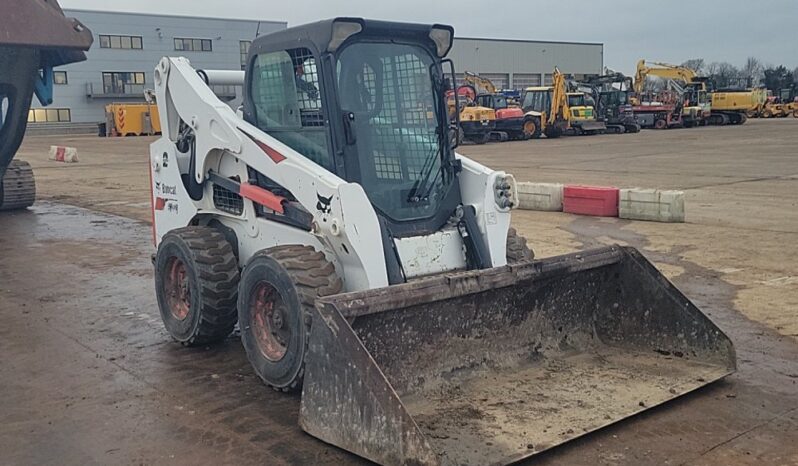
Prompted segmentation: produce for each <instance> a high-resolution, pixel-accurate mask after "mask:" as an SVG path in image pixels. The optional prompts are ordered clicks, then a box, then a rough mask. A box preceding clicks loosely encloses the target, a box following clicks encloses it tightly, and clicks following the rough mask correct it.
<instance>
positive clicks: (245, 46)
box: [239, 40, 252, 70]
mask: <svg viewBox="0 0 798 466" xmlns="http://www.w3.org/2000/svg"><path fill="white" fill-rule="evenodd" d="M251 46H252V41H251V40H242V41H240V42H239V52H240V53H241V69H242V70H246V69H247V58H248V57H249V48H250V47H251Z"/></svg>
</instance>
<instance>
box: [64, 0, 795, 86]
mask: <svg viewBox="0 0 798 466" xmlns="http://www.w3.org/2000/svg"><path fill="white" fill-rule="evenodd" d="M60 1H61V5H62V6H63V7H64V8H83V9H101V10H116V11H135V12H146V13H165V14H178V15H194V16H211V17H217V18H246V19H265V20H284V21H288V24H289V26H291V25H298V24H302V23H307V22H312V21H316V20H319V19H324V18H329V17H334V16H362V17H368V18H378V19H389V20H396V21H414V22H425V23H446V24H451V25H453V26H454V28H455V31H456V35H460V36H468V37H491V38H512V39H538V40H564V41H584V42H602V43H604V46H605V47H604V55H605V65H606V66H609V67H610V68H613V69H616V70H619V71H623V72H625V73H627V74H629V73H632V72H633V70H634V67H635V63H636V62H637V60H638V59H640V58H645V59H647V60H649V61H664V62H670V63H681V62H683V61H684V60H687V59H688V58H704V59H705V60H706V61H707V62H711V61H728V62H731V63H732V64H734V65H735V66H741V65H742V64H743V62H744V61H745V59H746V57H748V56H755V57H758V58H759V59H760V60H761V61H762V62H763V63H764V64H784V65H786V66H787V67H789V68H790V69H794V68H795V67H796V66H798V51H797V50H798V27H796V25H798V0H764V1H762V0H703V1H700V0H693V1H690V0H655V1H650V0H613V1H603V0H568V1H566V2H561V1H558V0H548V1H545V2H543V1H536V0H504V1H497V2H492V1H485V0H482V1H475V0H459V1H447V0H438V1H434V0H337V1H336V0H170V1H165V0H136V1H135V2H110V1H108V0H60ZM112 4H113V6H111V5H112Z"/></svg>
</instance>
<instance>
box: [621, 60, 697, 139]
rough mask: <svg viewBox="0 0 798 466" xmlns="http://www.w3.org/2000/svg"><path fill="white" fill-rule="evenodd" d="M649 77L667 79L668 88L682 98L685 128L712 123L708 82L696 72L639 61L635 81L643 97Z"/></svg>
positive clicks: (636, 88) (636, 90) (669, 65)
mask: <svg viewBox="0 0 798 466" xmlns="http://www.w3.org/2000/svg"><path fill="white" fill-rule="evenodd" d="M649 76H656V77H659V78H662V79H665V80H666V81H667V85H666V87H667V88H668V89H669V90H671V91H673V92H675V93H676V95H679V96H680V97H681V100H682V121H683V124H684V126H687V127H693V126H703V125H705V124H706V123H707V122H708V121H710V117H711V114H712V109H711V99H710V97H709V95H708V93H707V86H706V81H705V80H700V79H699V77H698V75H697V74H696V72H695V71H693V70H691V69H690V68H687V67H685V66H678V65H671V64H668V63H661V62H653V63H646V61H645V60H639V61H638V62H637V70H636V73H635V79H634V89H635V92H636V93H637V94H638V95H643V93H644V91H645V87H646V79H647V78H648V77H649Z"/></svg>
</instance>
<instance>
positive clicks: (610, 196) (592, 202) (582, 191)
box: [562, 185, 618, 217]
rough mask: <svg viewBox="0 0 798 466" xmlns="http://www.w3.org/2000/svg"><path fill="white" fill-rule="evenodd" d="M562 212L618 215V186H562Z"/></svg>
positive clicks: (597, 215) (606, 215)
mask: <svg viewBox="0 0 798 466" xmlns="http://www.w3.org/2000/svg"><path fill="white" fill-rule="evenodd" d="M562 210H563V212H566V213H569V214H577V215H593V216H596V217H617V216H618V188H616V187H613V186H583V185H567V186H565V187H564V188H563V209H562Z"/></svg>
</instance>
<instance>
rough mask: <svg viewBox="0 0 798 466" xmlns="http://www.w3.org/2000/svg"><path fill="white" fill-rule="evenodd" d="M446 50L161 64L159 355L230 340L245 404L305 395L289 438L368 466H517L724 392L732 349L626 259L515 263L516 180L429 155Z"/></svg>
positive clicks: (434, 143) (284, 54) (617, 255)
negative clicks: (644, 415) (716, 389)
mask: <svg viewBox="0 0 798 466" xmlns="http://www.w3.org/2000/svg"><path fill="white" fill-rule="evenodd" d="M453 37H454V29H453V28H452V27H450V26H446V25H439V24H434V25H427V24H407V23H394V22H386V21H373V20H364V19H357V18H337V19H331V20H326V21H321V22H317V23H313V24H308V25H303V26H298V27H294V28H289V29H286V30H282V31H278V32H274V33H271V34H268V35H263V36H260V37H258V38H257V39H255V41H253V43H252V47H251V50H250V54H249V57H248V62H247V66H246V71H245V72H243V71H242V72H231V71H214V70H202V71H199V72H198V70H195V69H194V68H193V67H192V66H191V64H190V62H189V61H188V60H187V59H186V58H181V57H171V58H169V57H167V58H163V59H162V60H161V61H160V62H159V64H158V65H157V68H156V69H155V76H154V84H155V90H156V94H157V102H158V106H159V111H160V115H161V116H162V119H163V121H162V123H163V125H162V130H163V136H162V137H161V138H160V139H159V140H157V141H156V142H154V143H153V144H152V146H151V150H150V160H149V162H150V174H151V180H152V184H151V189H152V206H153V218H154V222H153V236H154V241H155V244H156V248H157V251H156V253H155V255H154V266H155V291H156V294H157V301H158V306H159V309H160V313H161V316H162V318H163V321H164V324H165V327H166V329H167V330H168V332H169V333H170V334H171V336H172V337H173V338H174V339H175V340H177V341H179V342H181V343H183V344H184V345H187V346H192V345H206V344H208V343H210V342H213V341H216V340H220V339H224V338H226V337H228V336H229V335H230V334H231V332H233V330H234V327H235V326H236V324H237V325H238V328H239V329H240V335H241V340H242V343H243V347H244V349H245V351H246V354H247V357H248V358H249V361H250V362H251V363H252V367H253V369H254V371H255V372H256V373H257V374H258V376H259V377H260V378H261V379H262V380H263V381H264V383H265V384H266V385H268V386H270V387H272V388H274V389H276V390H280V391H291V390H296V391H300V390H301V402H300V411H299V420H298V421H299V425H300V426H301V428H302V429H304V430H305V431H306V432H307V433H308V434H310V435H312V436H314V437H317V438H319V439H321V440H323V441H324V442H327V443H329V444H331V445H335V446H337V447H340V448H343V449H346V450H348V451H350V452H353V453H355V454H357V455H360V456H362V457H364V458H367V459H369V460H371V461H374V462H376V463H379V464H386V465H484V464H507V463H512V462H516V461H518V460H521V459H524V458H527V457H530V456H532V455H535V454H537V453H540V452H542V451H545V450H548V449H550V448H553V447H555V446H557V445H560V444H563V443H565V442H568V441H570V440H573V439H575V438H577V437H580V436H582V435H585V434H587V433H589V432H592V431H594V430H597V429H600V428H602V427H604V426H606V425H609V424H612V423H614V422H617V421H620V420H622V419H624V418H626V417H629V416H631V415H634V414H637V413H639V412H641V411H644V410H646V409H648V408H650V407H653V406H656V405H659V404H661V403H664V402H666V401H668V400H671V399H673V398H676V397H679V396H681V395H684V394H686V393H688V392H691V391H693V390H696V389H698V388H699V387H702V386H704V385H706V384H709V383H711V382H713V381H716V380H718V379H720V378H722V377H724V376H726V375H728V374H730V373H732V372H733V371H734V370H735V353H734V348H733V345H732V343H731V341H730V340H729V339H728V337H727V336H726V335H725V334H724V333H723V332H722V331H721V330H720V329H719V328H718V327H716V326H715V325H714V324H713V323H712V322H711V321H710V320H709V319H708V318H707V317H706V316H705V315H704V314H703V313H702V312H701V311H700V310H698V309H697V308H696V307H695V306H694V305H693V304H692V303H691V302H690V300H689V299H688V298H687V297H686V296H684V295H683V294H682V293H680V292H679V290H677V289H676V288H675V287H674V286H673V285H672V284H671V283H669V282H668V280H666V279H665V277H664V276H663V275H662V274H661V273H660V272H658V271H657V269H656V268H654V267H653V266H652V264H651V263H650V262H649V261H648V260H646V258H645V257H644V256H643V255H641V254H640V253H639V252H637V251H636V250H635V249H632V248H628V247H621V246H609V247H604V248H600V249H594V250H587V251H582V252H578V253H574V254H568V255H564V256H556V257H551V258H546V259H542V260H535V259H534V255H533V252H532V251H531V250H530V249H529V248H528V247H527V244H526V240H525V239H524V238H523V237H521V236H520V235H518V233H517V232H516V231H515V230H514V229H512V228H511V226H510V215H511V211H512V210H513V208H515V207H517V196H516V183H515V179H514V178H513V176H512V175H511V174H508V173H505V172H502V171H496V170H492V169H490V168H488V167H486V166H483V165H481V164H479V163H477V162H476V161H474V160H471V159H469V158H467V157H465V156H462V155H461V154H458V153H457V152H456V151H455V150H454V149H455V148H454V144H452V141H451V138H450V137H449V134H450V131H451V129H452V126H451V122H450V119H449V115H448V109H447V104H446V91H447V82H454V76H455V74H454V67H453V65H452V62H451V61H449V60H448V59H446V56H447V54H448V52H449V50H450V48H451V46H452V39H453ZM220 83H227V84H230V83H237V84H239V85H243V87H244V104H243V108H241V109H240V110H239V111H237V112H236V111H234V110H232V109H231V108H230V107H228V106H227V105H226V104H224V103H223V102H221V101H220V100H219V99H218V98H217V97H216V96H215V95H214V94H213V92H212V91H211V89H210V88H209V85H213V84H220ZM263 409H264V410H268V409H269V407H268V406H263Z"/></svg>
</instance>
